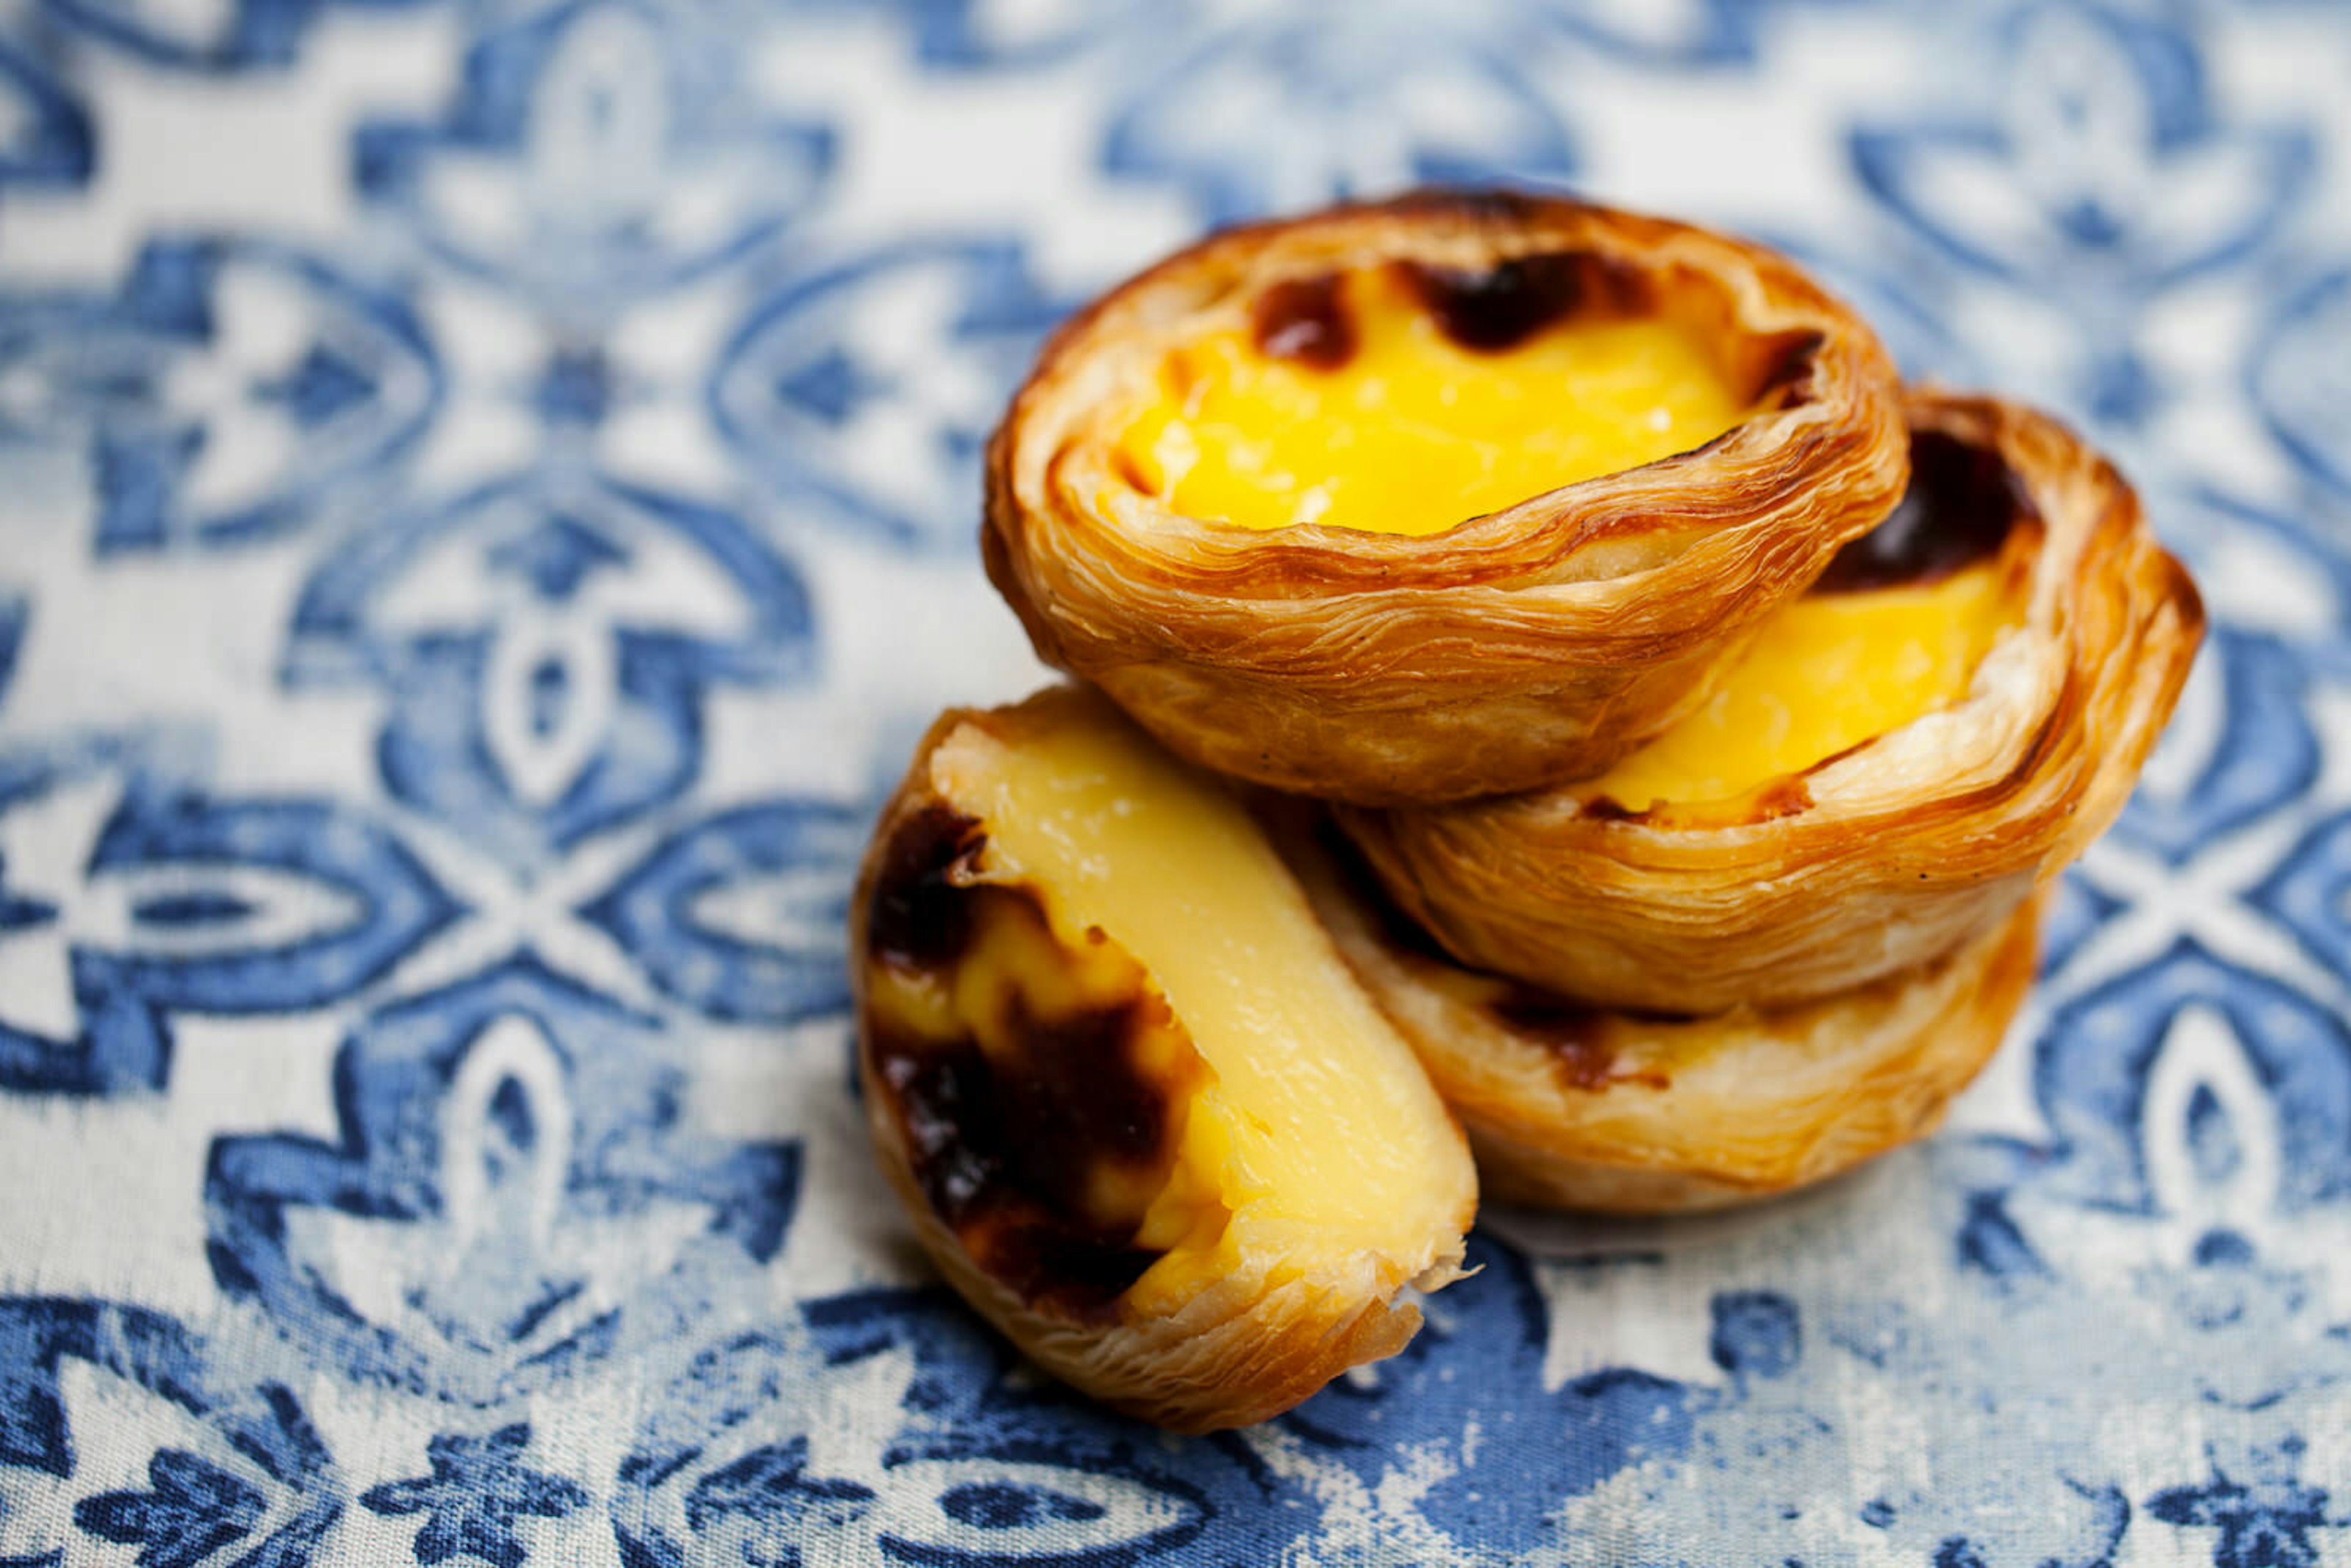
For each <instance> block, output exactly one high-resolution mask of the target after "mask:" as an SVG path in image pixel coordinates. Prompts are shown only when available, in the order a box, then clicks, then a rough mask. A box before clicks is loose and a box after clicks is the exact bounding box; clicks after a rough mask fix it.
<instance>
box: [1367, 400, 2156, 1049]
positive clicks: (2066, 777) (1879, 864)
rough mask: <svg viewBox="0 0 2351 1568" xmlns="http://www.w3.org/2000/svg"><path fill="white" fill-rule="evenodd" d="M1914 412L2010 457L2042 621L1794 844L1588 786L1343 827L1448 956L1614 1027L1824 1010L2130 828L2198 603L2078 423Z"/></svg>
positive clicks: (1851, 773) (1856, 754) (1817, 789)
mask: <svg viewBox="0 0 2351 1568" xmlns="http://www.w3.org/2000/svg"><path fill="white" fill-rule="evenodd" d="M1909 408H1910V417H1911V419H1912V420H1913V421H1914V422H1915V423H1917V424H1918V425H1919V426H1920V427H1921V428H1925V429H1933V430H1939V431H1944V432H1948V433H1949V434H1954V435H1957V436H1959V438H1961V439H1964V440H1968V441H1970V442H1973V443H1977V444H1984V445H1988V446H1990V447H1991V448H1993V449H1994V450H1996V451H1998V452H1999V453H2000V455H2001V456H2002V457H2003V458H2004V459H2005V460H2006V462H2007V463H2008V465H2009V466H2010V467H2011V469H2012V470H2013V471H2014V472H2015V473H2016V474H2017V475H2018V476H2019V477H2020V478H2021V479H2022V483H2023V485H2024V486H2025V488H2026V489H2027V491H2028V492H2029V493H2030V495H2031V497H2032V500H2033V502H2034V504H2035V506H2036V507H2037V509H2038V511H2039V513H2040V516H2041V517H2042V519H2043V528H2041V529H2040V530H2039V531H2038V532H2037V534H2036V535H2035V536H2034V537H2033V538H2032V539H2031V540H2030V541H2029V548H2030V550H2031V559H2030V563H2029V570H2030V574H2031V577H2030V581H2031V586H2030V590H2029V593H2030V598H2029V603H2028V608H2027V610H2026V612H2025V614H2024V621H2023V623H2022V625H2021V626H2019V627H2017V628H2013V629H2011V631H2010V632H2007V633H2004V634H2003V636H2002V639H2001V642H2000V643H1997V644H1996V645H1995V646H1994V648H1993V650H1992V652H1991V654H1990V655H1988V656H1987V658H1986V659H1985V661H1984V664H1983V665H1982V667H1981V668H1980V670H1979V671H1978V673H1977V675H1976V678H1975V682H1974V685H1973V687H1972V688H1971V690H1970V694H1969V695H1968V696H1967V698H1966V699H1965V700H1963V701H1962V702H1960V703H1959V704H1958V705H1957V706H1954V707H1952V708H1950V709H1949V710H1946V711H1945V712H1942V713H1939V714H1935V715H1931V716H1928V717H1927V718H1924V719H1921V720H1919V721H1917V723H1915V724H1912V725H1909V726H1907V727H1904V728H1902V729H1898V730H1896V731H1894V732H1892V733H1891V734H1889V735H1886V736H1883V737H1878V739H1876V740H1875V741H1873V742H1871V743H1870V744H1868V745H1866V746H1864V747H1858V748H1856V749H1855V750H1853V751H1851V752H1848V753H1846V754H1844V756H1842V757H1840V758H1834V759H1832V760H1831V761H1830V762H1827V763H1824V764H1823V765H1821V766H1820V767H1819V768H1815V769H1813V771H1812V772H1811V773H1810V774H1808V775H1807V776H1806V777H1805V778H1804V779H1803V780H1802V784H1803V789H1802V800H1800V801H1798V802H1797V803H1796V805H1797V809H1795V810H1792V811H1789V812H1787V814H1783V815H1779V816H1776V817H1773V818H1772V819H1771V820H1769V821H1750V822H1746V823H1742V824H1735V825H1730V826H1722V827H1707V826H1692V825H1687V824H1683V825H1677V824H1676V823H1675V822H1674V821H1672V820H1671V818H1670V816H1667V817H1666V818H1664V819H1661V820H1655V821H1652V820H1645V819H1642V818H1633V819H1629V820H1627V819H1625V818H1624V817H1622V815H1621V814H1620V813H1617V812H1614V811H1611V810H1608V809H1607V808H1606V805H1605V803H1599V804H1597V805H1595V804H1594V803H1593V802H1592V801H1590V800H1587V799H1586V796H1587V794H1588V791H1586V790H1580V789H1578V788H1577V787H1575V786H1573V785H1571V786H1565V787H1562V788H1559V789H1552V790H1549V791H1544V792H1541V793H1536V794H1530V795H1524V796H1520V797H1516V798H1512V799H1509V800H1486V801H1472V802H1468V803H1465V804H1462V805H1458V806H1452V807H1446V808H1439V809H1433V810H1396V811H1385V812H1382V811H1366V810H1342V811H1341V812H1340V817H1341V820H1342V821H1343V824H1344V826H1345V827H1346V829H1347V831H1348V832H1349V833H1350V835H1351V836H1353V839H1354V840H1355V841H1356V842H1357V844H1358V845H1359V846H1360V847H1361V848H1362V850H1363V851H1364V854H1365V856H1366V858H1367V859H1369V861H1370V862H1372V864H1373V866H1374V869H1375V870H1376V871H1377V872H1378V873H1379V875H1380V879H1381V881H1382V882H1383V883H1385V885H1386V886H1387V888H1388V890H1389V892H1390V893H1391V894H1392V895H1393V896H1394V897H1395V899H1396V901H1397V902H1398V903H1399V904H1402V905H1403V906H1404V907H1405V909H1406V910H1408V911H1409V912H1411V914H1412V915H1414V917H1415V918H1416V919H1417V920H1419V921H1420V922H1421V923H1422V924H1423V925H1426V926H1427V927H1428V929H1429V930H1430V931H1431V932H1432V933H1433V934H1434V935H1435V936H1437V938H1438V940H1440V941H1441V942H1442V943H1443V944H1444V945H1445V946H1446V947H1447V949H1449V950H1450V951H1451V952H1453V953H1454V954H1455V955H1457V956H1459V957H1460V958H1461V959H1462V960H1463V961H1464V962H1466V963H1468V964H1471V965H1474V966H1477V967H1482V968H1489V969H1494V970H1499V971H1501V972H1503V973H1507V974H1510V975H1515V976H1517V977H1520V978H1522V979H1524V980H1527V981H1529V982H1531V983H1532V984H1535V985H1540V986H1543V987H1547V988H1552V989H1554V990H1559V991H1562V992H1566V993H1569V994H1572V995H1575V996H1579V997H1583V998H1590V999H1591V1000H1593V1001H1594V1002H1597V1003H1601V1004H1604V1005H1607V1006H1612V1007H1625V1008H1674V1009H1690V1010H1697V1011H1708V1010H1715V1009H1723V1008H1728V1007H1732V1006H1736V1005H1739V1004H1741V1003H1749V1002H1751V1003H1755V1004H1757V1005H1774V1004H1784V1003H1788V1002H1793V1001H1800V1000H1802V999H1804V998H1813V997H1820V996H1825V995H1827V994H1829V993H1831V992H1834V991H1839V990H1844V989H1846V988H1851V987H1855V986H1858V985H1863V984H1865V983H1867V982H1869V981H1871V980H1873V979H1876V978H1877V977H1881V976H1885V975H1888V974H1892V973H1895V972H1896V971H1897V970H1901V969H1906V968H1909V967H1915V966H1917V965H1918V964H1921V963H1924V962H1926V961H1928V959H1930V958H1933V957H1935V956H1938V955H1939V954H1942V953H1945V952H1948V951H1949V950H1950V949H1951V948H1952V947H1953V946H1956V945H1958V944H1959V943H1961V942H1964V941H1966V940H1968V939H1969V938H1970V937H1971V936H1976V935H1977V934H1980V933H1981V932H1983V931H1985V930H1987V929H1990V928H1991V926H1992V925H1995V924H1996V923H1998V922H1999V921H2000V920H2001V918H2002V917H2004V916H2005V915H2008V914H2009V913H2010V912H2011V910H2013V909H2015V908H2016V907H2017V906H2018V905H2019V904H2022V903H2023V902H2024V901H2025V899H2026V898H2027V897H2029V896H2030V895H2031V894H2032V890H2033V889H2034V888H2035V887H2036V886H2038V885H2041V884H2043V883H2046V882H2047V881H2049V880H2050V879H2051V878H2053V876H2055V875H2056V873H2058V872H2059V871H2061V870H2063V869H2064V866H2065V865H2066V864H2068V863H2069V862H2072V861H2073V860H2074V858H2076V857H2077V856H2078V855H2079V854H2080V853H2081V852H2082V851H2083V850H2084V849H2085V848H2086V847H2087V846H2088V844H2089V843H2090V841H2092V840H2093V839H2095V837H2096V836H2097V835H2098V834H2099V833H2101V832H2103V831H2105V828H2106V826H2107V825H2108V824H2109V823H2110V822H2111V821H2113V820H2114V817H2115V815H2116V812H2118V811H2119V810H2121V809H2122V806H2123V802H2124V801H2125V800H2126V798H2127V797H2128V796H2129V793H2130V790H2131V788H2132V785H2133V784H2134V783H2135V781H2136V780H2137V776H2138V770H2139V767H2140V765H2141V764H2142V763H2143V762H2144V761H2145V760H2146V758H2147V751H2148V748H2149V747H2152V746H2153V745H2154V743H2155V740H2156V737H2157V736H2158V734H2159V733H2160V732H2161V730H2162V728H2163V726H2164V723H2165V721H2166V720H2167V719H2168V717H2169V716H2170V713H2171V708H2172V705H2173V703H2174V701H2175V700H2176V699H2177V698H2178V696H2179V688H2180V685H2181V684H2182V683H2183V682H2184V681H2185V680H2186V678H2187V674H2188V668H2189V663H2190V661H2191V660H2192V659H2193V657H2194V655H2195V651H2196V647H2197V644H2198V643H2199V640H2200V638H2201V636H2202V632H2203V611H2202V607H2201V604H2200V602H2199V600H2198V598H2197V594H2196V589H2195V585H2194V584H2193V583H2192V582H2190V581H2189V578H2188V575H2187V572H2186V571H2185V570H2183V569H2182V568H2181V567H2180V565H2179V562H2178V561H2176V560H2174V559H2172V558H2171V557H2170V556H2168V555H2167V554H2166V553H2164V551H2163V549H2161V547H2160V546H2159V545H2158V543H2157V541H2156V539H2155V537H2154V534H2153V532H2152V530H2151V529H2150V528H2148V527H2147V521H2146V518H2145V517H2144V515H2143V514H2142V512H2141V510H2140V507H2139V504H2138V500H2137V497H2136V496H2135V495H2134V494H2133V493H2132V491H2131V489H2130V486H2128V485H2127V484H2126V483H2125V482H2124V481H2123V479H2122V476H2120V475H2118V474H2117V473H2116V471H2115V470H2114V468H2113V467H2112V465H2109V464H2108V463H2107V462H2106V461H2105V459H2104V458H2102V457H2100V456H2099V455H2097V454H2096V453H2095V452H2094V451H2092V450H2091V449H2090V448H2089V447H2088V446H2086V445H2085V444H2083V443H2082V442H2081V441H2080V440H2079V439H2077V438H2076V437H2075V436H2074V434H2072V433H2071V432H2069V431H2067V430H2066V429H2065V428H2064V426H2062V425H2060V424H2058V423H2056V422H2055V421H2053V420H2052V419H2049V418H2047V417H2046V416H2044V415H2043V414H2040V413H2034V412H2033V411H2032V410H2030V409H2027V408H2023V407H2022V406H2019V405H2017V404H2014V403H2009V402H2001V401H1999V400H1997V399H1991V398H1979V397H1964V396H1958V395H1954V394H1949V393H1944V392H1931V391H1924V392H1915V393H1913V394H1912V396H1911V400H1910V404H1909Z"/></svg>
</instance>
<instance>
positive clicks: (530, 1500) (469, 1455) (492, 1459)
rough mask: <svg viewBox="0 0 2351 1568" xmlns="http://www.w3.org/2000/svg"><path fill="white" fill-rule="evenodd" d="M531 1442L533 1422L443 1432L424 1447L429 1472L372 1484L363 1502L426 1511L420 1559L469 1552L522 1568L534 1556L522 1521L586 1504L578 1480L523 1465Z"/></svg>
mask: <svg viewBox="0 0 2351 1568" xmlns="http://www.w3.org/2000/svg"><path fill="white" fill-rule="evenodd" d="M529 1447H530V1424H529V1423H528V1422H527V1421H519V1422H517V1423H515V1424H514V1425H513V1426H510V1427H500V1428H498V1429H497V1430H496V1431H495V1432H492V1433H490V1434H489V1435H488V1436H486V1437H470V1436H468V1435H466V1434H465V1433H462V1432H444V1433H443V1434H441V1435H440V1436H439V1437H434V1439H433V1441H432V1442H431V1443H430V1444H428V1445H427V1446H426V1449H425V1457H426V1459H427V1461H428V1462H429V1463H430V1464H431V1465H432V1467H433V1473H432V1474H431V1475H429V1476H419V1477H416V1478H414V1479H409V1480H402V1481H387V1482H385V1483H384V1484H383V1485H381V1486H378V1487H372V1488H370V1489H369V1490H367V1491H366V1492H364V1493H362V1494H361V1495H360V1504H361V1506H363V1507H365V1508H367V1509H368V1510H370V1511H372V1512H375V1513H381V1514H388V1515H392V1516H395V1517H396V1516H400V1515H404V1514H412V1513H422V1514H423V1515H425V1516H426V1517H425V1521H424V1524H423V1528H421V1529H419V1530H418V1531H417V1532H416V1560H417V1561H418V1562H419V1563H446V1562H448V1561H449V1560H450V1559H451V1558H453V1557H459V1556H464V1557H472V1558H477V1559H479V1560H480V1561H482V1562H484V1563H491V1564H493V1565H494V1568H519V1565H520V1564H521V1563H524V1562H525V1561H527V1560H528V1557H529V1555H530V1553H529V1552H528V1549H527V1548H526V1547H525V1546H524V1544H523V1542H522V1537H521V1536H520V1535H518V1534H517V1533H516V1531H515V1524H516V1521H518V1520H522V1519H562V1518H564V1517H565V1516H567V1515H569V1514H571V1513H575V1512H577V1511H579V1510H580V1509H582V1508H585V1507H586V1506H587V1505H588V1493H587V1492H586V1490H583V1489H582V1488H581V1487H580V1484H579V1483H578V1482H577V1481H574V1480H570V1479H567V1478H565V1477H562V1476H554V1475H549V1474H548V1473H547V1472H545V1471H544V1470H535V1469H531V1468H530V1467H529V1466H528V1465H526V1464H524V1463H523V1462H522V1457H523V1454H524V1452H525V1450H527V1449H528V1448H529Z"/></svg>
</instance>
